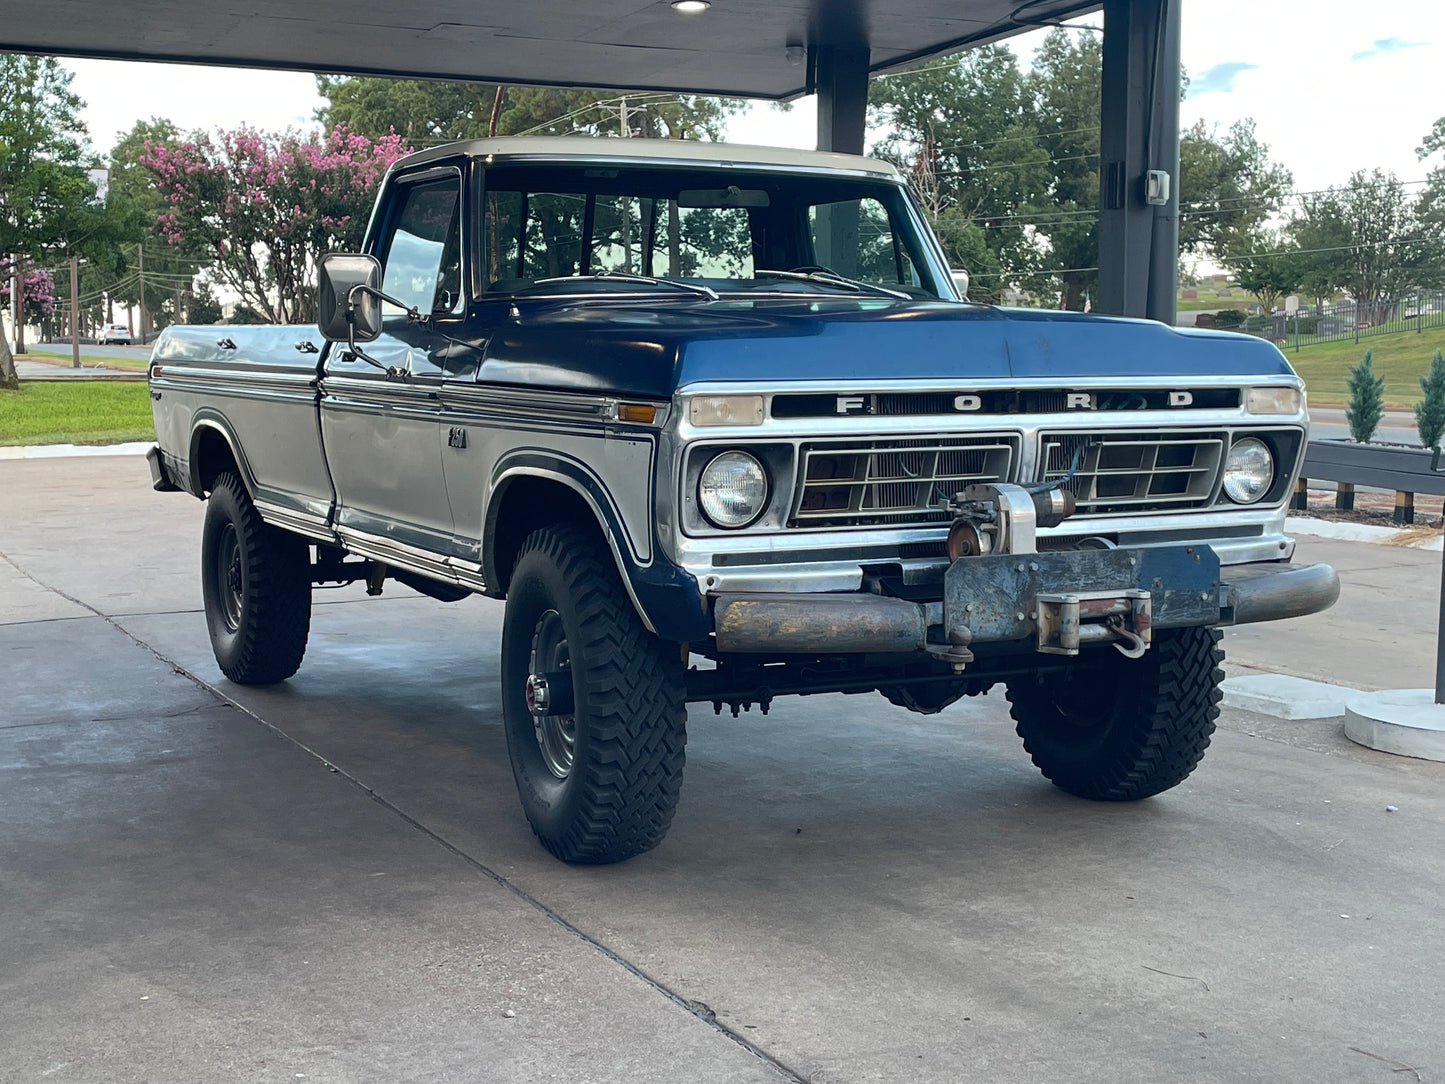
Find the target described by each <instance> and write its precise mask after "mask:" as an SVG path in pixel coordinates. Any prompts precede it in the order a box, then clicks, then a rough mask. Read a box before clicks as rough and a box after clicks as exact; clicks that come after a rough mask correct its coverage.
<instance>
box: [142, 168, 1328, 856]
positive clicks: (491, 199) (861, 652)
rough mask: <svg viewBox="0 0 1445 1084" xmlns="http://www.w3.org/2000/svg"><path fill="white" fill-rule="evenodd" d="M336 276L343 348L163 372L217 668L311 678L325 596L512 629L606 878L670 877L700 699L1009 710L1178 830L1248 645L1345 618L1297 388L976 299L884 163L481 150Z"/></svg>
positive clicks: (1087, 323) (552, 761) (254, 354)
mask: <svg viewBox="0 0 1445 1084" xmlns="http://www.w3.org/2000/svg"><path fill="white" fill-rule="evenodd" d="M318 278H319V285H318V313H319V315H318V326H317V327H312V326H305V327H261V328H254V327H253V328H246V327H180V328H171V329H168V330H167V331H166V332H165V334H164V335H163V336H162V337H161V339H160V340H159V342H158V343H157V344H156V348H155V353H154V356H153V359H152V362H151V368H150V389H151V396H152V398H153V399H154V401H155V402H154V407H155V421H156V430H157V433H158V434H159V446H158V447H157V448H156V449H154V450H153V451H152V453H151V468H152V475H153V481H154V484H155V486H156V488H158V489H163V490H168V489H179V490H184V491H186V492H188V493H190V494H192V495H193V496H196V497H201V498H204V499H206V500H207V509H206V517H205V530H204V540H203V544H202V545H203V555H202V586H203V590H204V595H205V608H206V614H207V620H208V623H209V627H210V634H211V640H212V643H213V646H214V648H215V654H216V659H217V661H218V663H219V664H220V667H221V670H222V671H223V672H224V673H225V675H226V676H227V677H229V678H230V679H231V680H233V681H237V682H242V683H266V682H277V681H282V680H284V679H286V678H288V677H290V676H291V675H292V674H293V673H295V672H296V670H297V668H298V667H299V666H300V664H301V659H302V655H303V654H304V652H305V649H306V639H307V631H308V626H309V620H310V609H311V590H312V586H313V585H314V584H320V583H336V582H348V581H365V582H366V583H367V584H368V587H369V590H370V591H371V593H373V594H378V593H380V592H381V590H382V588H383V585H384V583H385V581H386V580H388V579H392V580H396V581H399V582H401V583H403V584H405V585H406V586H408V587H410V588H413V589H415V590H418V591H421V592H424V593H426V594H428V595H431V596H433V597H435V598H438V599H442V600H444V601H459V600H461V599H463V598H465V597H466V596H468V595H470V594H472V593H480V594H484V595H488V596H491V597H493V598H499V599H501V598H505V599H506V615H505V627H504V632H503V642H502V674H501V681H502V692H503V697H504V703H505V726H506V733H507V742H508V748H509V750H510V755H511V760H512V766H513V770H514V773H515V776H516V781H517V786H518V789H519V791H520V794H521V799H522V806H523V809H524V810H525V812H526V815H527V817H528V819H529V821H530V822H531V825H532V827H533V829H534V830H535V832H536V834H537V836H538V838H539V839H540V840H541V842H542V843H543V844H544V845H545V846H546V847H547V849H548V850H550V851H551V852H552V853H553V854H555V855H556V856H557V857H559V858H561V859H563V860H566V861H569V862H613V861H618V860H621V859H625V858H628V857H630V856H632V855H635V854H638V853H639V852H641V851H645V850H647V849H648V848H650V847H653V846H655V845H656V844H657V843H659V842H660V841H661V839H662V838H663V836H664V834H665V833H666V831H667V828H668V825H669V823H670V821H671V819H672V816H673V811H674V809H675V807H676V804H677V801H678V794H679V788H680V785H681V781H682V766H683V747H684V743H685V722H686V718H687V712H686V705H687V704H689V703H702V704H711V705H712V706H713V708H714V709H715V710H719V711H720V710H722V708H724V707H727V708H728V709H730V710H731V711H732V712H734V713H736V712H737V711H738V710H739V709H750V708H751V707H752V706H754V705H756V706H758V707H759V708H761V709H762V710H763V711H767V710H768V707H769V705H770V704H771V703H772V701H773V700H774V699H775V698H777V697H779V696H786V695H799V694H800V695H808V694H813V693H830V692H848V693H864V692H871V691H875V690H876V691H878V692H880V693H882V694H883V696H885V697H886V698H887V699H888V700H890V701H892V702H893V703H894V704H898V705H902V706H903V707H906V708H909V709H911V710H913V711H920V712H936V711H939V710H941V709H942V708H944V707H946V706H947V705H949V704H950V703H952V702H953V701H954V700H956V699H958V698H959V697H960V696H964V695H975V694H979V693H984V692H986V691H987V690H989V689H990V688H991V687H993V686H995V685H998V684H1002V685H1004V686H1005V687H1006V689H1007V692H1008V699H1009V702H1010V704H1011V705H1012V708H1011V710H1012V712H1013V716H1014V719H1015V720H1016V721H1017V724H1018V731H1019V734H1020V735H1021V736H1022V738H1023V743H1024V746H1025V748H1026V749H1027V750H1028V752H1029V753H1030V754H1031V756H1032V757H1033V759H1034V762H1035V763H1036V764H1037V765H1038V767H1039V768H1040V769H1041V770H1042V772H1043V773H1044V775H1046V776H1047V777H1048V778H1049V779H1051V780H1053V782H1054V783H1056V784H1057V785H1058V786H1060V787H1062V788H1063V789H1065V790H1067V791H1069V792H1071V793H1073V794H1076V795H1081V796H1083V797H1086V798H1093V799H1103V800H1128V799H1137V798H1144V797H1147V796H1149V795H1152V794H1157V793H1158V792H1160V791H1162V790H1165V789H1167V788H1169V787H1172V786H1174V785H1175V784H1176V783H1178V782H1179V781H1180V780H1182V779H1183V778H1184V777H1185V776H1187V775H1188V774H1189V772H1190V771H1192V770H1193V768H1194V767H1195V765H1196V764H1197V763H1198V762H1199V759H1200V757H1201V756H1202V755H1203V754H1204V751H1205V748H1206V746H1207V745H1208V744H1209V737H1210V734H1211V732H1212V731H1213V729H1214V720H1215V717H1216V716H1217V714H1218V707H1217V704H1218V701H1219V698H1220V693H1219V691H1218V685H1219V681H1220V678H1221V671H1220V669H1219V663H1220V661H1221V660H1222V658H1223V653H1222V651H1221V650H1220V648H1219V639H1220V633H1219V631H1218V630H1219V627H1220V626H1223V625H1229V624H1233V623H1242V622H1250V621H1269V620H1274V619H1277V618H1284V617H1291V616H1296V615H1300V614H1307V613H1312V612H1315V611H1318V610H1322V609H1325V608H1326V607H1328V606H1330V605H1331V604H1332V603H1333V602H1334V600H1335V597H1336V595H1337V594H1338V590H1339V585H1338V580H1337V578H1336V576H1335V574H1334V571H1333V570H1332V569H1330V568H1329V567H1328V566H1324V565H1312V566H1306V567H1301V566H1298V565H1294V564H1291V563H1290V557H1291V554H1292V551H1293V549H1294V543H1293V541H1292V540H1291V539H1289V538H1288V537H1286V535H1285V534H1284V517H1285V505H1286V501H1287V498H1288V497H1289V495H1290V493H1291V490H1292V487H1293V484H1294V480H1295V476H1296V473H1297V471H1298V467H1299V463H1300V459H1301V454H1302V452H1303V448H1304V441H1305V432H1306V427H1307V415H1306V412H1305V398H1304V388H1303V386H1302V384H1301V382H1300V380H1299V379H1298V378H1297V377H1296V376H1295V374H1294V373H1293V371H1292V370H1291V369H1290V367H1289V365H1288V364H1287V363H1286V361H1285V359H1284V358H1283V357H1282V356H1281V355H1280V353H1279V351H1277V350H1276V349H1275V348H1274V347H1273V346H1271V345H1270V344H1269V343H1267V342H1264V341H1262V340H1259V339H1253V338H1248V337H1244V336H1237V335H1226V334H1218V333H1212V332H1195V331H1179V330H1175V329H1173V328H1168V327H1164V326H1162V325H1159V324H1154V323H1149V322H1144V321H1138V320H1125V319H1115V318H1110V317H1101V316H1081V315H1077V314H1072V313H1063V312H1046V311H1026V310H1005V309H1000V308H995V307H991V306H987V305H976V304H970V303H967V302H965V301H962V300H960V298H959V297H958V295H957V293H956V289H955V285H954V282H953V279H952V277H951V275H950V272H949V269H948V265H947V262H946V261H945V258H944V256H943V253H942V251H941V250H940V248H939V246H938V243H937V241H936V240H935V239H934V237H933V236H932V234H931V233H930V231H929V229H928V227H927V225H926V223H925V220H924V218H923V216H922V215H921V214H920V213H919V209H918V207H917V205H916V204H915V203H914V201H913V200H912V199H911V198H910V196H909V192H908V189H907V188H906V186H905V185H904V184H903V183H902V181H901V180H900V178H899V176H898V175H897V174H896V173H895V171H894V170H893V168H892V167H891V166H889V165H886V164H883V163H879V162H875V161H871V160H868V159H865V158H857V157H851V156H848V155H840V154H812V153H801V152H791V151H779V150H766V149H761V148H749V147H737V146H729V145H719V144H703V143H678V142H662V141H647V140H630V141H627V142H622V141H620V140H617V141H611V140H585V139H493V140H483V141H478V142H471V143H459V144H454V145H451V146H445V147H438V148H435V149H432V150H427V151H423V152H421V153H419V154H415V155H412V156H410V157H407V158H404V159H402V160H400V161H399V162H397V163H396V164H395V165H394V166H393V167H392V169H391V170H390V172H389V173H388V175H387V177H386V180H385V183H384V185H383V187H382V190H381V192H380V196H379V199H378V202H377V206H376V211H375V213H374V216H373V218H372V222H371V227H370V229H369V231H368V234H367V241H366V245H365V251H364V252H363V253H360V254H356V255H348V254H334V255H331V256H328V257H326V258H325V259H324V260H323V261H322V264H321V267H320V269H319V273H318ZM880 724H881V725H886V721H885V720H883V719H880Z"/></svg>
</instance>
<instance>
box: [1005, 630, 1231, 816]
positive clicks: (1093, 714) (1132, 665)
mask: <svg viewBox="0 0 1445 1084" xmlns="http://www.w3.org/2000/svg"><path fill="white" fill-rule="evenodd" d="M1220 637H1221V633H1220V632H1219V630H1217V629H1202V628H1192V629H1166V630H1161V631H1158V632H1156V633H1155V634H1154V643H1153V646H1152V647H1150V649H1149V650H1148V652H1146V653H1145V655H1144V656H1143V658H1140V659H1126V658H1125V657H1124V656H1122V655H1120V654H1119V653H1118V652H1117V651H1115V650H1114V649H1113V648H1098V649H1095V650H1094V651H1092V652H1091V653H1090V654H1088V655H1087V656H1085V657H1084V658H1082V659H1081V660H1080V661H1079V663H1078V668H1077V670H1076V671H1075V672H1074V673H1073V674H1072V676H1071V678H1058V677H1053V678H1048V679H1045V680H1044V681H1043V683H1040V682H1038V681H1035V680H1032V679H1021V680H1016V681H1010V682H1009V684H1008V699H1009V704H1010V711H1011V713H1012V714H1013V717H1014V722H1015V723H1017V724H1018V725H1017V730H1018V734H1019V737H1021V738H1023V741H1024V748H1025V749H1026V750H1027V751H1028V753H1029V756H1031V757H1032V758H1033V761H1034V764H1035V765H1036V766H1037V767H1038V769H1039V770H1040V771H1041V772H1043V773H1044V776H1045V777H1046V778H1048V779H1049V780H1051V781H1052V782H1053V783H1054V784H1055V785H1056V786H1058V787H1061V788H1062V789H1064V790H1066V791H1068V792H1069V793H1070V794H1077V795H1078V796H1079V797H1081V798H1092V799H1095V800H1097V801H1112V802H1127V801H1133V800H1135V799H1137V798H1148V797H1149V796H1150V795H1153V794H1158V793H1159V792H1160V791H1165V790H1168V789H1169V788H1170V787H1172V786H1175V785H1176V784H1178V783H1180V782H1182V781H1183V780H1184V779H1185V778H1186V777H1187V776H1188V775H1189V773H1190V772H1192V771H1193V770H1194V768H1195V766H1196V765H1197V764H1198V763H1199V761H1200V759H1201V758H1202V757H1203V756H1204V751H1205V749H1207V748H1208V747H1209V736H1210V735H1211V734H1213V733H1214V720H1215V719H1217V718H1218V717H1219V701H1220V699H1221V698H1222V696H1223V693H1221V691H1220V689H1219V683H1220V682H1221V681H1223V680H1224V671H1223V670H1221V669H1220V668H1219V664H1220V663H1221V662H1223V661H1224V652H1223V650H1221V649H1220V647H1219V640H1220Z"/></svg>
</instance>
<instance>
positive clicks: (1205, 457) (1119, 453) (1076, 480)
mask: <svg viewBox="0 0 1445 1084" xmlns="http://www.w3.org/2000/svg"><path fill="white" fill-rule="evenodd" d="M1042 439H1043V444H1042V448H1041V451H1042V456H1041V462H1042V480H1044V481H1053V480H1054V479H1056V478H1062V477H1063V476H1065V475H1066V474H1068V473H1069V469H1070V467H1071V466H1073V464H1074V462H1075V457H1076V456H1077V461H1078V469H1077V471H1076V472H1075V474H1074V476H1073V477H1072V478H1071V479H1070V480H1069V481H1068V482H1066V483H1064V486H1065V488H1066V489H1069V490H1072V491H1073V494H1074V497H1075V499H1076V500H1077V501H1078V506H1079V510H1078V513H1077V514H1078V515H1108V514H1111V513H1118V512H1166V511H1176V510H1180V509H1188V508H1203V507H1205V506H1207V505H1209V504H1210V503H1211V502H1212V501H1213V499H1214V496H1215V492H1216V487H1217V486H1218V484H1219V472H1220V469H1221V466H1222V464H1223V461H1224V448H1225V434H1224V433H1220V432H1209V433H1200V432H1192V433H1177V432H1170V433H1159V434H1153V433H1140V432H1113V433H1045V434H1044V435H1043V438H1042Z"/></svg>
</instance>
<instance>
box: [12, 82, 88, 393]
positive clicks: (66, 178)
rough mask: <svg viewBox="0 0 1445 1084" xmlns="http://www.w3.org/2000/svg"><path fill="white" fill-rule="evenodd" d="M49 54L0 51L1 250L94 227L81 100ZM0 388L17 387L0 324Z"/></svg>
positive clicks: (54, 243) (52, 242)
mask: <svg viewBox="0 0 1445 1084" xmlns="http://www.w3.org/2000/svg"><path fill="white" fill-rule="evenodd" d="M71 78H72V76H71V74H70V73H69V72H67V71H66V70H65V69H64V68H62V67H61V66H60V64H59V63H58V62H57V61H56V60H55V58H54V57H38V56H17V55H14V54H10V53H0V253H3V254H6V255H9V254H12V253H13V254H19V255H22V256H29V257H32V258H35V257H40V256H41V255H42V254H46V253H55V252H57V251H59V250H68V249H70V248H73V246H74V245H75V244H77V243H79V242H80V241H82V240H84V239H85V238H86V235H87V232H88V231H90V230H93V229H94V226H95V223H94V222H93V221H91V220H92V219H93V217H94V215H93V212H92V211H91V210H89V209H88V207H87V205H88V203H89V202H90V200H91V198H92V197H93V196H94V194H95V187H94V185H92V184H91V183H90V181H89V180H88V179H87V177H86V166H87V164H88V163H87V156H88V153H89V148H88V146H87V142H86V132H85V126H84V124H82V123H81V120H80V109H81V107H82V105H83V104H84V103H82V102H81V100H80V98H79V97H77V96H76V95H75V93H73V92H72V91H71V89H70V81H71ZM0 387H5V388H11V389H14V388H17V387H19V380H18V378H17V376H16V373H15V361H14V358H13V356H12V355H11V352H10V343H9V341H8V340H7V339H6V337H5V334H4V332H3V330H0Z"/></svg>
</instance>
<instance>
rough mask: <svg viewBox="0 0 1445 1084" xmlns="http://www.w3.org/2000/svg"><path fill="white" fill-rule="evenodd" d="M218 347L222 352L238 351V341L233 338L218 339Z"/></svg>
mask: <svg viewBox="0 0 1445 1084" xmlns="http://www.w3.org/2000/svg"><path fill="white" fill-rule="evenodd" d="M216 345H217V346H219V347H220V348H221V349H222V350H234V349H236V340H235V339H231V338H226V339H217V340H216Z"/></svg>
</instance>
